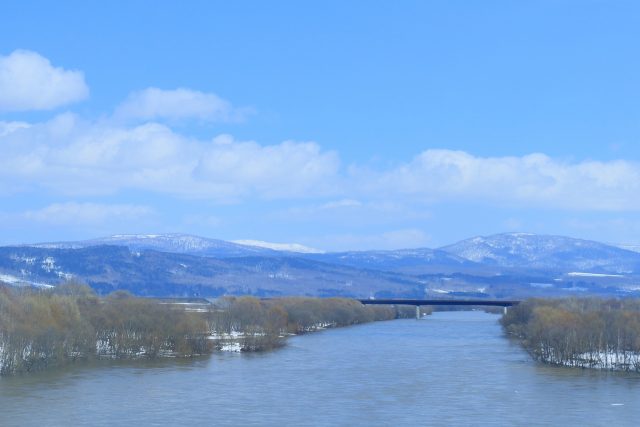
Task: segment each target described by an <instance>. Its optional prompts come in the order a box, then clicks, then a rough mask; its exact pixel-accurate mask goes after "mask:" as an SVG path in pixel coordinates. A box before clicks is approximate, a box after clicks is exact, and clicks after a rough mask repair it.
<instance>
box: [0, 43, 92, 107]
mask: <svg viewBox="0 0 640 427" xmlns="http://www.w3.org/2000/svg"><path fill="white" fill-rule="evenodd" d="M88 96H89V88H88V87H87V85H86V83H85V81H84V74H83V73H82V72H81V71H75V70H65V69H63V68H59V67H54V66H52V65H51V63H50V62H49V60H48V59H47V58H45V57H43V56H41V55H39V54H37V53H36V52H31V51H27V50H16V51H14V52H13V53H11V54H9V55H8V56H0V112H2V111H29V110H50V109H53V108H56V107H60V106H63V105H67V104H70V103H72V102H76V101H81V100H83V99H85V98H87V97H88Z"/></svg>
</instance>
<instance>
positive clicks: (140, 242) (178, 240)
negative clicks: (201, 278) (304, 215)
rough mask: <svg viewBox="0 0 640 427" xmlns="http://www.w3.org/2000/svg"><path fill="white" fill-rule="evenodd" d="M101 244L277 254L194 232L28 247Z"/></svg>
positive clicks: (221, 255) (195, 252)
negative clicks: (194, 233)
mask: <svg viewBox="0 0 640 427" xmlns="http://www.w3.org/2000/svg"><path fill="white" fill-rule="evenodd" d="M100 245H113V246H125V247H127V248H129V249H130V250H132V251H145V250H154V251H161V252H173V253H180V254H190V255H200V256H212V257H219V258H230V257H240V256H252V255H276V254H277V252H276V251H274V250H273V249H269V248H265V247H258V246H249V245H242V244H238V243H233V242H227V241H225V240H218V239H209V238H206V237H199V236H193V235H190V234H115V235H113V236H109V237H102V238H98V239H91V240H82V241H78V242H57V243H39V244H33V245H28V246H31V247H36V248H49V249H78V248H88V247H92V246H100Z"/></svg>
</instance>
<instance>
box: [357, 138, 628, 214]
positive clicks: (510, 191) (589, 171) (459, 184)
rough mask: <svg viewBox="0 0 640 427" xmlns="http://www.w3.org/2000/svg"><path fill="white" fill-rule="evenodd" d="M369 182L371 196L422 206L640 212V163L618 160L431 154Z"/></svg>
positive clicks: (365, 174)
mask: <svg viewBox="0 0 640 427" xmlns="http://www.w3.org/2000/svg"><path fill="white" fill-rule="evenodd" d="M352 174H355V176H363V177H367V178H369V180H370V182H366V183H364V184H362V185H361V186H362V187H363V188H365V189H366V191H367V192H369V193H372V192H380V191H383V192H384V193H385V194H387V195H388V194H392V193H393V194H396V195H399V194H401V195H403V196H405V197H414V198H416V199H419V200H423V201H431V202H441V201H460V200H465V201H468V200H474V201H487V202H492V203H495V202H499V203H504V204H507V205H512V206H535V207H540V208H549V209H558V208H560V209H569V210H571V209H587V210H611V211H624V210H632V211H638V210H640V199H638V198H637V197H636V195H637V194H638V192H639V191H640V164H638V163H634V162H629V161H624V160H616V161H609V162H597V161H584V162H578V163H569V162H563V161H558V160H554V159H552V158H550V157H548V156H546V155H544V154H531V155H527V156H522V157H486V158H484V157H476V156H473V155H471V154H469V153H465V152H462V151H452V150H427V151H425V152H423V153H421V154H420V155H418V156H416V157H415V158H414V159H413V160H412V161H411V162H409V163H406V164H404V165H401V166H399V167H397V168H394V169H391V170H388V171H383V172H381V173H378V174H375V173H372V172H371V171H359V170H356V171H355V172H352Z"/></svg>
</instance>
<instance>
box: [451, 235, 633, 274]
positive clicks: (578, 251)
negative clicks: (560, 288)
mask: <svg viewBox="0 0 640 427" xmlns="http://www.w3.org/2000/svg"><path fill="white" fill-rule="evenodd" d="M440 249H441V250H442V251H445V252H448V253H450V254H453V255H456V256H458V257H460V258H464V259H466V260H469V261H473V262H476V263H480V264H484V265H487V266H497V267H502V268H518V269H529V270H531V269H533V270H543V271H554V272H589V273H613V274H629V273H634V272H638V271H640V254H639V253H637V252H633V251H629V250H626V249H622V248H619V247H615V246H611V245H606V244H604V243H598V242H594V241H590V240H582V239H574V238H571V237H563V236H546V235H536V234H527V233H505V234H496V235H493V236H486V237H473V238H471V239H467V240H463V241H461V242H458V243H455V244H453V245H449V246H445V247H442V248H440Z"/></svg>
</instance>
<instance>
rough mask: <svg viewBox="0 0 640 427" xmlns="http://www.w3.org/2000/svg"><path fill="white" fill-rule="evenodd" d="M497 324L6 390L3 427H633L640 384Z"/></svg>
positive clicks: (102, 370) (390, 334)
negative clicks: (553, 361) (518, 339)
mask: <svg viewBox="0 0 640 427" xmlns="http://www.w3.org/2000/svg"><path fill="white" fill-rule="evenodd" d="M498 319H499V316H497V315H492V314H486V313H483V312H438V313H435V314H433V315H432V316H429V317H427V318H425V319H423V320H420V321H416V320H395V321H388V322H377V323H371V324H366V325H360V326H354V327H350V328H342V329H335V330H327V331H323V332H319V333H314V334H308V335H305V336H298V337H293V338H292V339H290V340H289V342H288V345H287V346H286V347H284V348H282V349H279V350H276V351H272V352H267V353H262V354H233V353H225V354H215V355H212V356H210V357H206V358H200V359H196V360H173V359H171V360H161V361H153V362H149V361H129V362H116V361H102V362H94V363H82V364H76V365H74V366H70V367H67V368H63V369H55V370H51V371H48V372H42V373H36V374H29V375H20V376H15V377H7V378H2V379H0V426H39V427H41V426H70V425H74V426H75V425H94V426H113V425H184V426H187V425H188V426H194V425H234V426H235V425H297V426H302V425H318V426H334V425H343V426H353V425H376V426H378V425H389V426H390V425H412V426H417V425H443V426H446V425H523V426H525V425H526V426H531V425H576V426H578V425H580V426H584V425H594V426H625V425H629V426H632V425H634V426H635V425H638V420H640V376H639V375H637V374H624V373H612V372H600V371H591V370H580V369H568V368H554V367H549V366H543V365H540V364H537V363H535V362H532V361H531V360H530V359H529V357H528V356H527V354H526V353H525V352H524V351H523V350H522V349H521V348H520V347H519V346H518V345H517V344H516V343H514V342H512V341H510V340H508V339H507V338H505V336H504V335H503V333H502V331H501V329H500V326H499V324H498Z"/></svg>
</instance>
